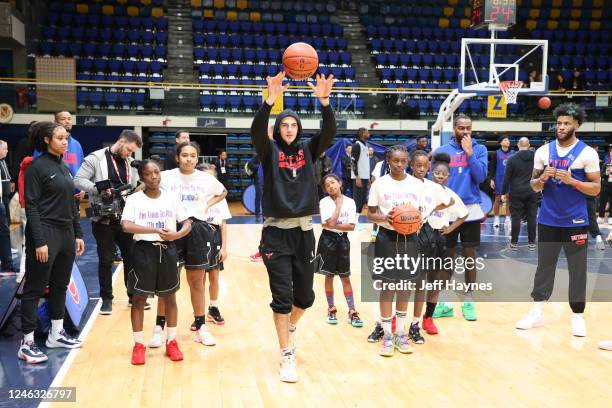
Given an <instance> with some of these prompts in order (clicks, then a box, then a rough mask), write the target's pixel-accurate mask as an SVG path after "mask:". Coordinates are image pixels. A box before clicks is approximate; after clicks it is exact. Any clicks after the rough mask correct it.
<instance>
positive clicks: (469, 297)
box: [464, 290, 472, 302]
mask: <svg viewBox="0 0 612 408" xmlns="http://www.w3.org/2000/svg"><path fill="white" fill-rule="evenodd" d="M464 302H472V291H471V290H468V291H467V292H465V300H464Z"/></svg>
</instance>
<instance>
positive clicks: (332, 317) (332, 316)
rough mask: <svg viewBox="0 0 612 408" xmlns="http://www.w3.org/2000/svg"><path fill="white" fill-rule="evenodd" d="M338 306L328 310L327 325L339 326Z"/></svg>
mask: <svg viewBox="0 0 612 408" xmlns="http://www.w3.org/2000/svg"><path fill="white" fill-rule="evenodd" d="M336 313H338V311H337V310H336V306H332V307H330V308H329V309H327V324H338V318H337V317H336Z"/></svg>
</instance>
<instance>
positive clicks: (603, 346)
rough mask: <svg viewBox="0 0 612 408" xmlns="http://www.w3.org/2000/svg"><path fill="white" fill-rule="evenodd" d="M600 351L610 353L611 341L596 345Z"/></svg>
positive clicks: (611, 349)
mask: <svg viewBox="0 0 612 408" xmlns="http://www.w3.org/2000/svg"><path fill="white" fill-rule="evenodd" d="M597 345H598V346H599V348H600V349H602V350H610V351H612V340H605V341H600V342H599V343H597Z"/></svg>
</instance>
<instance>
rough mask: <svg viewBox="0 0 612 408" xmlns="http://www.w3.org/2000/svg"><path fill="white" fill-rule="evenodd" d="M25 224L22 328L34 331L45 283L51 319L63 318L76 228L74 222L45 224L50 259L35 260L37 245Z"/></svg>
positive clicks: (44, 232) (24, 331)
mask: <svg viewBox="0 0 612 408" xmlns="http://www.w3.org/2000/svg"><path fill="white" fill-rule="evenodd" d="M28 226H29V224H27V225H26V233H25V237H26V249H25V253H26V270H25V284H24V287H23V294H22V295H21V331H22V332H23V333H24V334H27V333H31V332H33V331H34V329H35V328H36V310H37V308H38V301H39V299H40V298H41V297H42V295H43V293H44V290H45V287H47V285H48V286H49V309H50V312H51V319H52V320H58V319H63V318H64V310H65V308H66V288H67V287H68V282H70V274H71V272H72V264H73V263H74V258H75V256H76V244H75V240H74V231H73V229H72V226H71V225H66V226H62V227H55V226H50V225H45V224H42V230H43V234H44V236H45V239H46V240H47V246H48V248H49V260H48V261H47V262H38V260H36V247H35V244H34V240H33V239H32V237H31V233H30V232H29V228H28Z"/></svg>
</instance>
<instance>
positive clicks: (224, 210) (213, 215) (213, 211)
mask: <svg viewBox="0 0 612 408" xmlns="http://www.w3.org/2000/svg"><path fill="white" fill-rule="evenodd" d="M230 218H232V214H231V213H230V210H229V207H228V206H227V201H225V198H224V199H223V200H221V201H219V202H218V203H217V204H215V205H213V206H212V207H210V208H209V209H208V211H206V219H205V220H204V221H206V222H207V223H209V224H212V225H217V226H219V225H221V223H222V222H223V220H229V219H230Z"/></svg>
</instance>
